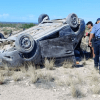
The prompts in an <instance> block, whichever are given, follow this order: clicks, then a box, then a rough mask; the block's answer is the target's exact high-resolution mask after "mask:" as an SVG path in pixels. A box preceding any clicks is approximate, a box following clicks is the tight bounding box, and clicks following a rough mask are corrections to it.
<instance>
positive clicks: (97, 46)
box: [89, 18, 100, 74]
mask: <svg viewBox="0 0 100 100" xmlns="http://www.w3.org/2000/svg"><path fill="white" fill-rule="evenodd" d="M96 22H97V24H95V25H94V26H93V28H92V31H91V33H90V38H89V45H90V46H92V43H91V40H92V38H93V37H94V35H95V37H94V38H95V39H94V53H95V58H94V68H95V69H96V70H98V66H99V74H100V18H98V19H97V21H96Z"/></svg>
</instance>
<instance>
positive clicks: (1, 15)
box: [0, 14, 9, 18]
mask: <svg viewBox="0 0 100 100" xmlns="http://www.w3.org/2000/svg"><path fill="white" fill-rule="evenodd" d="M0 17H1V18H7V17H9V14H0Z"/></svg>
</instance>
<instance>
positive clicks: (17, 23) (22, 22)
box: [0, 21, 38, 24]
mask: <svg viewBox="0 0 100 100" xmlns="http://www.w3.org/2000/svg"><path fill="white" fill-rule="evenodd" d="M0 23H2V24H30V23H33V22H1V21H0ZM33 24H38V23H36V22H34V23H33Z"/></svg>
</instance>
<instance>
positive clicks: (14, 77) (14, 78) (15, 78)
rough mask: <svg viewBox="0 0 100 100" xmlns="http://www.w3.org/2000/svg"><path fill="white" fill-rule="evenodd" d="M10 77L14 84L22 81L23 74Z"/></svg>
mask: <svg viewBox="0 0 100 100" xmlns="http://www.w3.org/2000/svg"><path fill="white" fill-rule="evenodd" d="M12 77H13V80H14V81H15V82H17V81H21V80H22V79H23V74H22V73H21V72H15V73H14V74H13V76H12Z"/></svg>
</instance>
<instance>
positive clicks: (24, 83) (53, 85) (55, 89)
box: [0, 60, 100, 100]
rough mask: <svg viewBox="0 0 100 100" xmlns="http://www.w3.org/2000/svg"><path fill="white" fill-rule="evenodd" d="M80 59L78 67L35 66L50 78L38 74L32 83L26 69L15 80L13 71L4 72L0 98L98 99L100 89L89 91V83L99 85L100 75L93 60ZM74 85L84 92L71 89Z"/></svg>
mask: <svg viewBox="0 0 100 100" xmlns="http://www.w3.org/2000/svg"><path fill="white" fill-rule="evenodd" d="M83 63H84V62H80V63H79V65H78V67H77V68H64V67H63V66H62V67H59V68H57V67H56V68H54V69H53V70H47V69H46V68H42V69H37V70H36V72H37V73H42V74H41V75H43V74H45V75H47V76H48V77H49V81H46V80H43V78H42V79H41V78H40V79H39V80H38V81H36V82H34V83H32V82H31V81H30V77H26V76H25V75H26V74H25V73H24V76H23V75H22V74H20V77H21V76H23V79H22V80H20V81H14V79H13V78H12V77H14V75H11V76H10V75H9V76H5V78H6V81H7V83H5V84H1V85H0V100H78V99H79V100H89V99H90V100H99V99H100V90H99V91H98V92H91V87H93V86H94V85H95V84H96V83H95V82H98V86H97V87H99V82H100V80H97V78H98V79H99V78H100V75H99V74H98V72H97V71H96V73H95V70H94V69H93V60H87V61H85V64H84V66H82V64H83ZM14 73H18V72H14ZM16 75H17V74H16ZM92 75H93V76H96V78H92V79H94V80H91V78H90V76H92ZM50 77H53V78H54V81H52V80H50ZM72 77H73V78H72ZM75 77H76V79H75ZM45 79H46V78H45ZM70 79H72V80H73V79H75V80H74V81H71V80H70ZM77 79H78V81H77ZM73 86H75V88H76V87H78V88H79V89H81V92H83V93H84V95H82V93H81V92H80V93H79V94H78V92H75V89H72V87H73ZM73 93H74V94H73ZM75 93H76V94H75ZM76 95H77V96H76Z"/></svg>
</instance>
